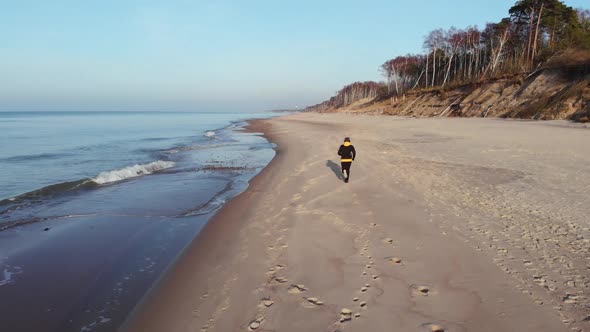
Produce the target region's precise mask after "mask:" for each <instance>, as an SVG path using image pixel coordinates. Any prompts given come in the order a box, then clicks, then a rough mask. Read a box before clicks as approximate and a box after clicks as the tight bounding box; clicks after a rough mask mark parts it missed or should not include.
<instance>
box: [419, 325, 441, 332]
mask: <svg viewBox="0 0 590 332" xmlns="http://www.w3.org/2000/svg"><path fill="white" fill-rule="evenodd" d="M421 330H422V331H423V332H445V329H444V328H443V327H442V326H440V325H437V324H432V323H426V324H423V325H422V329H421Z"/></svg>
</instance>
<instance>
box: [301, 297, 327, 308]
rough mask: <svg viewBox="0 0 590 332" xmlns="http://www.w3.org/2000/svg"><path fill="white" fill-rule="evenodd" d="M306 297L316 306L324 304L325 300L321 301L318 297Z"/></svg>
mask: <svg viewBox="0 0 590 332" xmlns="http://www.w3.org/2000/svg"><path fill="white" fill-rule="evenodd" d="M304 299H305V300H306V301H307V302H309V303H311V304H313V305H314V306H316V305H324V302H322V301H320V300H319V299H318V298H317V297H304Z"/></svg>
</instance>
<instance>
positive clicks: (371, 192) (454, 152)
mask: <svg viewBox="0 0 590 332" xmlns="http://www.w3.org/2000/svg"><path fill="white" fill-rule="evenodd" d="M251 130H253V131H258V132H263V133H264V134H265V135H266V137H267V138H268V139H269V140H270V141H272V142H274V143H276V144H277V148H276V151H277V155H276V157H275V158H274V159H273V161H272V162H271V163H270V165H269V166H267V167H266V168H265V169H264V170H263V171H262V172H261V173H260V174H258V175H257V176H256V177H255V178H254V179H253V180H252V181H251V183H250V187H249V188H248V190H247V191H245V192H244V193H242V194H240V195H239V196H238V197H236V198H234V199H232V200H231V201H230V202H229V203H228V204H226V206H224V208H223V209H222V210H221V211H220V212H219V213H218V214H217V215H216V217H215V218H214V219H213V220H212V221H211V222H209V223H208V224H207V226H206V227H205V228H204V230H203V231H202V232H201V233H200V234H199V236H198V238H197V239H196V240H195V241H193V243H192V244H191V245H190V246H189V247H188V248H187V249H186V250H185V252H184V254H183V255H182V256H181V257H180V258H179V259H178V261H177V262H176V263H175V264H174V266H173V267H172V268H171V269H170V271H169V272H168V273H167V274H166V276H165V277H164V278H163V279H162V280H161V281H160V282H159V284H158V285H157V286H156V287H155V288H154V289H153V290H152V291H151V292H150V294H149V295H148V296H146V297H145V298H144V301H143V303H142V304H141V306H139V307H138V308H137V309H136V311H135V312H134V314H133V315H132V316H131V317H130V318H129V320H128V322H127V323H126V324H125V326H124V327H123V328H122V330H124V331H142V332H144V331H158V332H161V331H201V332H205V331H208V332H210V331H211V332H212V331H248V330H256V331H281V332H282V331H330V332H332V331H417V332H422V331H424V332H426V331H430V332H432V331H449V332H459V331H478V332H483V331H490V332H491V331H494V332H498V331H536V332H539V331H551V332H558V331H572V330H573V331H590V300H589V296H590V290H589V287H590V223H589V221H588V220H589V219H588V215H589V214H590V170H589V166H588V165H590V145H589V144H588V142H590V130H589V129H587V128H583V127H580V126H576V125H573V124H569V123H567V122H532V121H507V120H494V119H465V118H429V119H414V118H402V117H386V116H366V115H354V114H296V115H289V116H284V117H280V118H275V119H270V120H257V121H254V122H253V124H252V125H251ZM345 136H350V137H351V139H352V144H353V145H354V146H355V148H356V150H357V152H358V157H357V159H356V160H355V162H354V163H353V165H352V170H351V180H350V183H348V184H345V183H344V182H343V181H342V179H341V175H340V173H339V159H338V156H337V155H336V151H337V150H338V147H339V145H340V144H341V143H342V140H343V138H344V137H345ZM254 153H255V152H254Z"/></svg>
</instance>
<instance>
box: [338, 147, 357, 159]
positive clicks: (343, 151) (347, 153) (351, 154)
mask: <svg viewBox="0 0 590 332" xmlns="http://www.w3.org/2000/svg"><path fill="white" fill-rule="evenodd" d="M338 155H339V156H340V159H341V161H343V162H348V161H352V160H354V158H356V150H355V149H354V146H353V145H352V144H351V145H349V146H344V144H342V145H340V149H338Z"/></svg>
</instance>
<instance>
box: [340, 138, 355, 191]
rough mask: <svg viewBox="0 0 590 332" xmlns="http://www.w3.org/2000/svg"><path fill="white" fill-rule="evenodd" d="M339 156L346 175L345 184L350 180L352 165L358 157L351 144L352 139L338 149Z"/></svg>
mask: <svg viewBox="0 0 590 332" xmlns="http://www.w3.org/2000/svg"><path fill="white" fill-rule="evenodd" d="M338 155H339V156H340V163H341V164H342V174H344V182H346V183H348V179H349V178H350V165H352V161H353V160H354V158H355V157H356V150H355V149H354V146H353V145H352V144H350V138H348V137H346V138H345V139H344V144H342V145H340V149H338Z"/></svg>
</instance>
